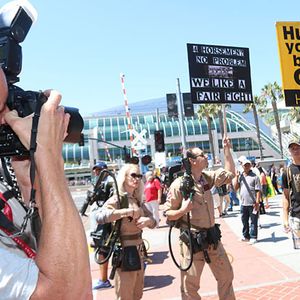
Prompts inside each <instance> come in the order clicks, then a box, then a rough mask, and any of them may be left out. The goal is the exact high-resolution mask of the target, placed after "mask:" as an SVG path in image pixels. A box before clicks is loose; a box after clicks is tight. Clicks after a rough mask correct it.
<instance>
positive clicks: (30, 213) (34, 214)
mask: <svg viewBox="0 0 300 300" xmlns="http://www.w3.org/2000/svg"><path fill="white" fill-rule="evenodd" d="M42 105H43V102H42V101H41V96H40V97H39V98H38V101H37V103H36V108H35V112H34V115H33V119H32V127H31V137H30V148H29V156H30V171H29V172H30V173H29V175H30V183H31V191H30V199H29V205H28V210H27V212H26V215H25V216H24V220H23V223H22V225H21V229H20V231H19V232H18V233H15V234H14V235H13V236H14V237H15V236H21V235H22V234H23V233H24V231H25V229H26V227H27V223H28V221H29V220H31V223H32V225H33V226H32V227H33V228H34V231H35V232H33V234H34V235H35V237H36V239H37V241H38V238H39V229H38V227H39V226H40V217H39V214H38V211H37V210H38V209H37V207H36V201H35V193H36V190H35V189H34V187H33V186H34V180H35V160H34V153H35V151H36V146H37V143H36V138H37V132H38V123H39V118H40V112H41V108H42ZM33 219H34V220H33Z"/></svg>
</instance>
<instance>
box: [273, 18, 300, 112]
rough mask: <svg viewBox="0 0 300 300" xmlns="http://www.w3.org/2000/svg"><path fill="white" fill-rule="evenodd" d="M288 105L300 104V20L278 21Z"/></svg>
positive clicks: (282, 76)
mask: <svg viewBox="0 0 300 300" xmlns="http://www.w3.org/2000/svg"><path fill="white" fill-rule="evenodd" d="M276 32H277V42H278V51H279V58H280V66H281V78H282V89H283V93H284V98H285V105H286V106H300V22H277V23H276Z"/></svg>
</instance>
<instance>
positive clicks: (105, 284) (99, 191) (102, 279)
mask: <svg viewBox="0 0 300 300" xmlns="http://www.w3.org/2000/svg"><path fill="white" fill-rule="evenodd" d="M106 169H107V165H106V163H105V162H103V161H99V162H97V163H96V164H95V165H94V167H93V170H92V171H93V175H94V177H93V184H94V193H95V197H96V201H95V202H94V203H93V204H92V206H91V209H90V228H91V237H93V236H95V235H97V233H100V232H103V230H104V226H106V228H109V229H111V224H105V225H102V224H97V221H96V219H95V216H96V215H97V212H98V211H99V210H100V209H101V208H102V206H103V205H104V203H105V201H106V200H107V199H109V198H110V196H111V195H112V193H113V179H112V178H111V176H109V175H108V173H105V174H104V176H101V177H102V182H101V183H100V184H99V183H98V182H97V181H98V180H99V175H100V173H101V171H103V170H106ZM90 193H92V192H91V191H90V190H89V191H88V195H89V194H90ZM91 247H92V248H94V251H98V249H97V239H93V241H92V242H91ZM107 254H108V253H107V252H105V251H104V250H103V249H101V251H99V252H98V255H99V260H104V259H105V257H106V256H107ZM111 287H112V285H111V283H110V281H109V279H108V261H107V262H105V263H103V264H99V279H98V280H97V282H96V283H95V284H94V285H93V290H99V289H105V288H111Z"/></svg>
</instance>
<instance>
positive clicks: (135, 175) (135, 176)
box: [130, 173, 143, 179]
mask: <svg viewBox="0 0 300 300" xmlns="http://www.w3.org/2000/svg"><path fill="white" fill-rule="evenodd" d="M130 176H131V177H132V178H134V179H142V178H143V175H142V174H136V173H131V174H130Z"/></svg>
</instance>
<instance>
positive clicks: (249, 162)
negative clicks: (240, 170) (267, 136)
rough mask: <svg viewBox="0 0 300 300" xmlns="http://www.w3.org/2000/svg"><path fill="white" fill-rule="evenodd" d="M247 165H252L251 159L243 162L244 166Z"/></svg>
mask: <svg viewBox="0 0 300 300" xmlns="http://www.w3.org/2000/svg"><path fill="white" fill-rule="evenodd" d="M246 164H250V165H251V161H250V160H249V159H245V160H243V161H242V165H243V166H244V165H246Z"/></svg>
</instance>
